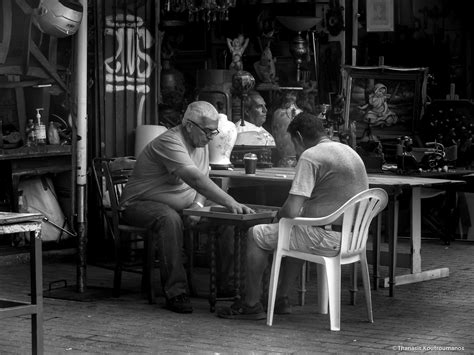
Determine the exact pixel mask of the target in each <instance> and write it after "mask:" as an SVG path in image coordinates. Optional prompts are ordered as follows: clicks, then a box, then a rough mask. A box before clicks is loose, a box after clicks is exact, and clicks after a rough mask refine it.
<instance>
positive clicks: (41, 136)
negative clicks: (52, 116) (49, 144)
mask: <svg viewBox="0 0 474 355" xmlns="http://www.w3.org/2000/svg"><path fill="white" fill-rule="evenodd" d="M41 110H43V108H37V109H36V122H35V136H36V144H38V145H44V144H46V126H45V125H44V123H43V121H42V120H41V113H40V111H41Z"/></svg>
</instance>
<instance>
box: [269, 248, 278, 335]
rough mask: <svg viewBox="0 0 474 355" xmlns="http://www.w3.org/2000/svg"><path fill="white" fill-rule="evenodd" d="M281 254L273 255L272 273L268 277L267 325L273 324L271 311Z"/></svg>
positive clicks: (273, 307) (273, 303)
mask: <svg viewBox="0 0 474 355" xmlns="http://www.w3.org/2000/svg"><path fill="white" fill-rule="evenodd" d="M280 266H281V254H280V253H279V252H276V253H275V254H274V255H273V265H272V272H271V275H270V286H269V289H268V306H267V307H268V309H267V325H270V326H271V325H272V324H273V311H274V309H275V299H276V291H277V287H278V275H279V274H280Z"/></svg>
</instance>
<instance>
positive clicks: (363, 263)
mask: <svg viewBox="0 0 474 355" xmlns="http://www.w3.org/2000/svg"><path fill="white" fill-rule="evenodd" d="M360 271H361V272H362V282H363V283H364V292H365V302H366V304H367V317H368V318H369V322H370V323H373V322H374V317H373V314H372V295H371V292H370V276H369V265H368V264H367V259H366V258H365V257H362V258H361V260H360Z"/></svg>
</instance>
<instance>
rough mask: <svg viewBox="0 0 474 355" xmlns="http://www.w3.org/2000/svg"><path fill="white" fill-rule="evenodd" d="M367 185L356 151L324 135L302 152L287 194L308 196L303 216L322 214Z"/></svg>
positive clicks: (333, 208) (361, 162)
mask: <svg viewBox="0 0 474 355" xmlns="http://www.w3.org/2000/svg"><path fill="white" fill-rule="evenodd" d="M368 187H369V183H368V178H367V173H366V170H365V166H364V163H363V161H362V159H361V158H360V157H359V155H358V154H357V153H356V152H355V151H354V150H353V149H352V148H351V147H349V146H347V145H345V144H341V143H338V142H333V141H331V140H329V139H323V140H322V141H321V142H320V143H319V144H317V145H315V146H314V147H311V148H309V149H307V150H306V151H304V152H303V154H301V157H300V159H299V161H298V164H297V166H296V176H295V180H294V181H293V185H292V188H291V190H290V194H294V195H303V196H306V197H308V200H306V202H305V204H304V206H303V210H302V213H301V215H302V216H305V217H322V216H326V215H328V214H330V213H332V212H334V211H335V210H336V209H337V208H339V207H340V206H341V205H343V204H344V203H345V202H346V201H347V200H348V199H350V198H351V197H352V196H354V195H356V194H357V193H359V192H360V191H363V190H366V189H368Z"/></svg>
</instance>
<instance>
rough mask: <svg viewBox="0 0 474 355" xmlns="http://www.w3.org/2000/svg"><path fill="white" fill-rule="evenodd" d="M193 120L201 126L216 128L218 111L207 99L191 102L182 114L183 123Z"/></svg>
mask: <svg viewBox="0 0 474 355" xmlns="http://www.w3.org/2000/svg"><path fill="white" fill-rule="evenodd" d="M188 121H193V122H194V123H197V124H198V125H199V126H201V127H203V128H210V129H216V128H217V126H218V122H219V113H218V112H217V110H216V108H215V107H214V106H213V105H212V104H210V103H209V102H207V101H195V102H191V103H190V104H189V105H188V108H187V109H186V112H185V113H184V116H183V122H182V123H183V124H185V123H186V122H188Z"/></svg>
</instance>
